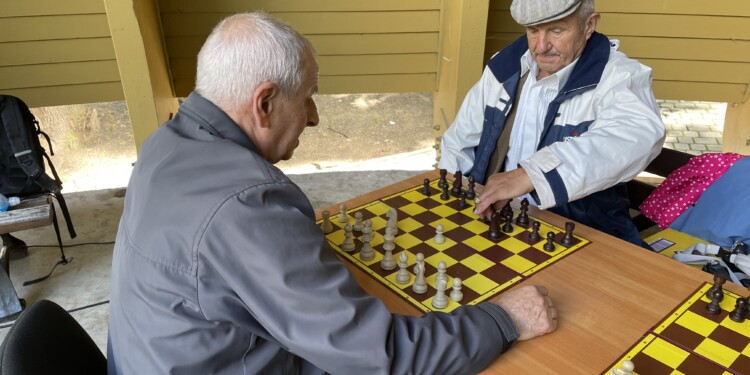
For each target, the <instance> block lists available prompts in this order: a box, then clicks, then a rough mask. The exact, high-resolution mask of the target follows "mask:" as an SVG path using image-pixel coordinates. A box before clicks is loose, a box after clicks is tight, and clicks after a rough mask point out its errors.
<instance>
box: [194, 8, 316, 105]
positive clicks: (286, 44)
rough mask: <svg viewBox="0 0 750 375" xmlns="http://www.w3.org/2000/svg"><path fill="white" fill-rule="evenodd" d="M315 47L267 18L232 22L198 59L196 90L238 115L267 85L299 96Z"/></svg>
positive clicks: (256, 15) (249, 16) (243, 16)
mask: <svg viewBox="0 0 750 375" xmlns="http://www.w3.org/2000/svg"><path fill="white" fill-rule="evenodd" d="M305 53H310V54H312V55H314V53H315V50H314V48H313V47H312V44H311V43H310V41H308V40H307V39H306V38H305V37H303V36H302V35H300V34H299V33H298V32H297V31H295V30H294V29H292V28H291V27H290V26H289V25H287V24H285V23H283V22H281V21H279V20H278V19H275V18H273V17H271V16H269V15H268V14H266V13H264V12H252V13H239V14H235V15H233V16H229V17H227V18H225V19H223V20H222V21H221V22H219V24H218V25H216V27H214V29H213V31H211V34H210V35H209V36H208V38H207V39H206V42H205V43H204V44H203V47H201V50H200V52H199V53H198V67H197V72H196V78H195V90H196V91H197V92H198V93H199V94H200V95H201V96H203V97H204V98H206V99H208V100H210V101H211V102H213V103H214V104H216V105H217V106H219V108H221V109H223V110H224V111H225V112H235V111H238V110H239V109H240V108H241V107H242V106H243V105H244V104H245V103H247V101H248V100H250V97H251V96H252V94H253V92H254V91H255V89H256V88H257V87H258V86H259V85H260V84H261V83H264V82H272V83H274V84H276V86H278V87H279V90H280V91H281V94H282V95H283V96H284V97H290V96H292V95H294V94H295V93H296V92H297V91H298V90H299V88H300V86H301V85H302V82H303V81H304V78H305V69H304V66H303V65H302V64H303V61H304V56H305Z"/></svg>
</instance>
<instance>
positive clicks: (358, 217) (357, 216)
mask: <svg viewBox="0 0 750 375" xmlns="http://www.w3.org/2000/svg"><path fill="white" fill-rule="evenodd" d="M363 227H364V225H363V224H362V212H359V211H357V212H355V213H354V225H352V230H353V231H355V232H361V231H362V228H363Z"/></svg>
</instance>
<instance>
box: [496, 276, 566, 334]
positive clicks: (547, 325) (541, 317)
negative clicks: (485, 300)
mask: <svg viewBox="0 0 750 375" xmlns="http://www.w3.org/2000/svg"><path fill="white" fill-rule="evenodd" d="M492 302H493V303H495V304H497V305H498V306H500V307H502V308H503V310H505V312H506V313H507V314H508V316H510V319H511V320H512V321H513V324H514V325H515V326H516V330H518V334H519V337H518V340H519V341H520V340H528V339H532V338H534V337H537V336H541V335H543V334H545V333H550V332H552V331H554V330H555V329H556V328H557V310H556V309H555V305H554V304H553V303H552V299H551V298H550V297H549V296H548V295H547V288H545V287H543V286H539V285H528V286H523V287H520V288H516V289H513V290H511V291H509V292H506V293H504V294H503V295H501V296H500V297H498V298H497V299H495V300H494V301H492Z"/></svg>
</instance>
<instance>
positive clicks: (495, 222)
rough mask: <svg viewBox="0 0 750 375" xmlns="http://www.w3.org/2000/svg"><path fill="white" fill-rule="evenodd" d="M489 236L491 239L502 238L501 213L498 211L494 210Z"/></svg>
mask: <svg viewBox="0 0 750 375" xmlns="http://www.w3.org/2000/svg"><path fill="white" fill-rule="evenodd" d="M488 237H489V238H490V239H491V240H499V239H500V214H499V213H497V212H493V213H492V216H491V217H490V232H489V234H488Z"/></svg>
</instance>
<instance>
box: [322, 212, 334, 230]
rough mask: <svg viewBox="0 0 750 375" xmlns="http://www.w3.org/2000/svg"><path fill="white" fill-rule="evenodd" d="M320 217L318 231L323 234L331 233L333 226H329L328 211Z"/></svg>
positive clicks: (329, 214) (329, 216)
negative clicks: (320, 221)
mask: <svg viewBox="0 0 750 375" xmlns="http://www.w3.org/2000/svg"><path fill="white" fill-rule="evenodd" d="M320 215H321V216H322V217H323V222H322V223H320V230H321V231H323V233H325V234H328V233H331V232H333V225H332V224H331V213H330V212H329V211H323V212H322V213H321V214H320Z"/></svg>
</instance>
